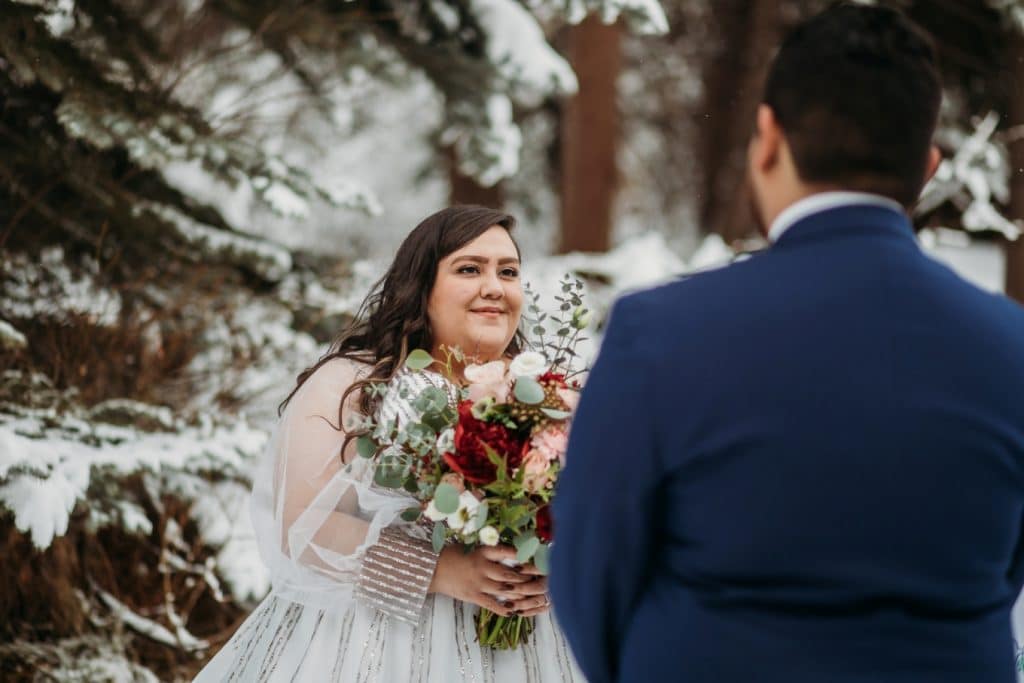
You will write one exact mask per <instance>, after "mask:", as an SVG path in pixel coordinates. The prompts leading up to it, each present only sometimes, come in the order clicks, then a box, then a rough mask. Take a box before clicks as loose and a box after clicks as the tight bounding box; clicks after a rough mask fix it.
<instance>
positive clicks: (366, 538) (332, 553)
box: [252, 359, 436, 621]
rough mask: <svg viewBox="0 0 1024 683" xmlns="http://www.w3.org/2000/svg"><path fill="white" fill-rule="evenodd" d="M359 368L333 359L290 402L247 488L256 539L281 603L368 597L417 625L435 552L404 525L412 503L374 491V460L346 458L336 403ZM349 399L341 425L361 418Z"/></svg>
mask: <svg viewBox="0 0 1024 683" xmlns="http://www.w3.org/2000/svg"><path fill="white" fill-rule="evenodd" d="M360 372H365V370H364V366H361V365H359V364H357V363H354V362H351V361H346V360H341V359H339V360H333V361H331V362H329V363H326V364H325V365H323V366H322V367H321V368H320V369H318V370H317V371H316V372H315V373H314V374H313V375H312V376H311V377H310V378H309V379H308V380H307V381H306V382H305V383H304V384H303V385H302V387H301V388H300V389H299V391H298V392H297V393H296V394H295V396H294V397H292V400H291V401H290V402H289V404H288V407H287V408H286V410H285V412H284V414H283V415H282V417H281V421H280V423H279V424H278V427H277V429H276V431H275V433H274V435H273V436H272V437H271V440H270V443H269V444H268V448H267V452H266V454H265V456H264V458H263V461H262V462H261V464H260V467H259V469H258V471H257V475H256V481H255V483H254V486H253V498H252V516H253V523H254V526H255V529H256V536H257V541H258V543H259V547H260V552H261V555H262V556H263V559H264V561H265V562H266V563H267V566H268V567H269V569H270V574H271V581H272V583H273V586H274V590H275V592H277V593H278V594H280V595H281V596H282V597H284V598H287V599H290V600H293V601H295V602H299V603H302V604H306V605H310V606H315V607H317V608H328V609H330V608H343V607H346V606H348V605H350V604H351V602H352V601H353V600H356V599H364V600H367V601H368V602H371V603H373V604H374V605H375V606H377V607H380V608H381V609H385V611H387V612H388V613H389V614H392V615H394V616H396V617H398V618H401V619H404V620H406V621H416V620H417V618H418V616H419V611H420V607H421V606H422V603H423V599H424V596H425V594H426V589H427V587H428V586H429V583H430V579H431V577H432V576H433V570H434V565H435V563H436V556H434V555H433V552H432V549H431V548H430V547H429V545H428V544H426V542H425V541H424V540H422V539H423V537H424V536H425V533H424V532H423V530H421V529H420V528H419V527H416V526H414V525H411V524H408V523H405V522H403V521H402V520H401V519H400V515H401V513H402V511H403V510H405V509H407V508H408V507H410V504H411V503H412V499H411V498H410V497H409V496H408V495H407V494H405V493H404V492H399V491H392V490H388V489H381V488H379V487H376V486H374V485H373V463H372V462H371V461H368V460H364V459H362V458H359V457H353V456H354V454H353V453H352V452H351V450H350V451H348V452H345V453H343V452H342V445H343V444H344V441H345V434H344V432H342V431H341V430H340V429H338V428H337V427H339V425H338V417H339V416H338V406H339V403H340V401H341V397H342V395H343V394H344V392H345V390H346V389H347V388H348V387H349V386H350V385H351V384H352V382H354V381H356V380H357V379H358V378H359V373H360ZM355 400H357V399H356V398H355V396H352V397H350V403H349V404H347V405H346V406H345V410H344V416H345V419H346V420H347V419H350V416H355V415H356V414H357V410H356V407H355V405H354V402H355ZM417 536H418V537H419V538H416V537H417ZM371 578H372V580H373V581H379V582H380V584H383V585H384V586H381V585H377V586H376V589H377V590H378V591H379V592H380V594H377V593H374V592H373V591H371V590H369V589H370V588H373V587H374V586H375V584H374V583H372V582H371ZM385 586H386V587H385ZM382 594H386V595H387V596H388V597H384V596H383V595H382Z"/></svg>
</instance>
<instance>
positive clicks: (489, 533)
mask: <svg viewBox="0 0 1024 683" xmlns="http://www.w3.org/2000/svg"><path fill="white" fill-rule="evenodd" d="M480 542H481V543H483V544H484V545H498V530H497V529H495V528H494V527H493V526H485V527H484V528H483V529H481V530H480Z"/></svg>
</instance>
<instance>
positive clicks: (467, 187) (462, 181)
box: [445, 147, 505, 209]
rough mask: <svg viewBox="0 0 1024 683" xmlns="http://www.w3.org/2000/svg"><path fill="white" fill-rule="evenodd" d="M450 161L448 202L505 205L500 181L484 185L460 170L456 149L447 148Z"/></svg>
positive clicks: (493, 206) (496, 207)
mask: <svg viewBox="0 0 1024 683" xmlns="http://www.w3.org/2000/svg"><path fill="white" fill-rule="evenodd" d="M445 154H446V156H447V161H448V185H449V189H448V202H449V203H450V204H453V205H454V204H479V205H480V206H486V207H487V208H489V209H500V208H502V207H503V206H504V205H505V192H504V189H503V188H502V184H501V183H500V182H498V183H495V184H494V185H491V186H490V187H484V186H483V185H481V184H480V183H478V182H477V181H476V180H475V179H474V178H471V177H469V176H467V175H465V174H463V173H460V172H459V169H458V166H456V161H455V149H454V148H453V147H448V149H447V150H445Z"/></svg>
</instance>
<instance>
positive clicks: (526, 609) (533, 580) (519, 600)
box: [509, 564, 551, 617]
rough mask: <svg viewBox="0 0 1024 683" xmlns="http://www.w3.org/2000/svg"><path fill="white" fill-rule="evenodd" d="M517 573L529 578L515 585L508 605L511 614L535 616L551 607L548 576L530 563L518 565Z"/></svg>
mask: <svg viewBox="0 0 1024 683" xmlns="http://www.w3.org/2000/svg"><path fill="white" fill-rule="evenodd" d="M519 573H520V574H522V575H523V576H524V578H527V579H529V580H528V581H525V582H523V583H520V584H518V585H517V586H516V588H515V592H516V596H515V597H514V598H513V600H512V604H511V605H509V607H510V608H511V609H512V611H513V614H518V615H519V616H523V617H535V616H537V615H538V614H544V613H545V612H547V611H548V610H550V609H551V602H550V600H549V599H548V577H547V576H545V575H544V574H542V573H541V572H540V570H538V569H537V568H536V567H535V566H534V565H532V564H524V565H522V566H521V567H519Z"/></svg>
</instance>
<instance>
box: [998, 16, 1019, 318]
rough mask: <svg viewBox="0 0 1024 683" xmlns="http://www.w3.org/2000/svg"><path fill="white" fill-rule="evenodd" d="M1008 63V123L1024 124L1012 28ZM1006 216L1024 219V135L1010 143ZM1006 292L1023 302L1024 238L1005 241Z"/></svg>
mask: <svg viewBox="0 0 1024 683" xmlns="http://www.w3.org/2000/svg"><path fill="white" fill-rule="evenodd" d="M1009 52H1010V54H1009V62H1008V63H1009V64H1011V65H1012V66H1011V68H1010V69H1008V70H1007V71H1005V72H1004V73H1003V77H1004V78H1012V79H1013V81H1014V83H1013V87H1012V88H1011V89H1010V93H1009V101H1008V102H1007V105H1008V106H1007V115H1008V116H1007V120H1008V121H1009V123H1010V125H1011V126H1024V76H1021V74H1024V34H1022V33H1020V32H1019V31H1014V35H1013V36H1012V37H1011V38H1010V45H1009ZM1009 218H1010V219H1011V220H1012V219H1017V220H1024V137H1016V138H1015V139H1014V140H1012V141H1011V142H1010V210H1009ZM1006 294H1007V296H1009V297H1011V298H1013V299H1015V300H1017V301H1019V302H1022V303H1024V237H1020V238H1018V239H1017V240H1016V241H1015V242H1007V244H1006Z"/></svg>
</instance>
